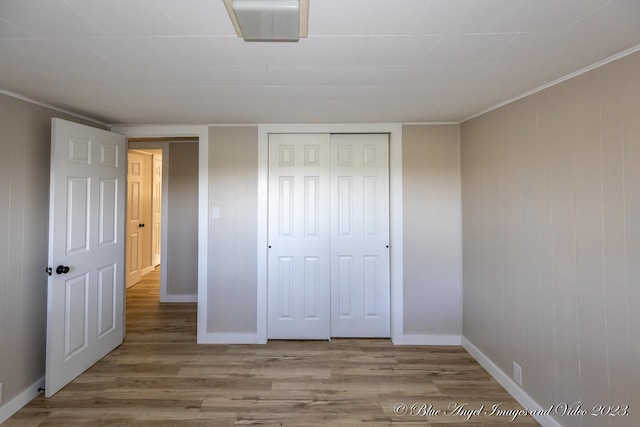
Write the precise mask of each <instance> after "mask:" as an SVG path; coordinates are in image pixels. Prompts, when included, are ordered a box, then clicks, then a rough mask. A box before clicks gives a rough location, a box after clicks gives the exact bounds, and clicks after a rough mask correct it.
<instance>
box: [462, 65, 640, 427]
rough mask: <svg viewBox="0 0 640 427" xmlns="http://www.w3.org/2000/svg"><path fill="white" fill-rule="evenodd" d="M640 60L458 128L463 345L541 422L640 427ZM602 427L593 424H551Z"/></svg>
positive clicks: (604, 70)
mask: <svg viewBox="0 0 640 427" xmlns="http://www.w3.org/2000/svg"><path fill="white" fill-rule="evenodd" d="M639 164H640V54H638V53H636V54H634V55H631V56H628V57H626V58H623V59H621V60H618V61H615V62H613V63H611V64H608V65H606V66H604V67H601V68H599V69H596V70H593V71H591V72H589V73H587V74H584V75H582V76H579V77H576V78H573V79H571V80H568V81H566V82H564V83H562V84H560V85H557V86H554V87H551V88H549V89H547V90H545V91H542V92H540V93H537V94H534V95H532V96H529V97H526V98H524V99H522V100H520V101H517V102H515V103H513V104H510V105H507V106H505V107H503V108H501V109H499V110H496V111H493V112H491V113H488V114H485V115H483V116H480V117H478V118H475V119H473V120H470V121H468V122H465V123H464V124H463V125H462V183H463V190H462V194H463V197H462V200H463V204H462V212H463V236H464V243H463V247H464V328H463V331H464V336H465V338H466V339H468V340H469V341H470V342H471V343H472V344H473V345H474V346H476V347H477V348H478V349H479V350H480V351H482V352H483V353H484V354H485V355H486V356H487V357H489V358H490V359H491V361H492V362H493V363H495V364H496V365H497V366H498V367H499V368H500V369H501V370H502V371H504V372H505V373H506V374H507V375H509V376H511V373H512V362H513V361H515V362H517V363H518V364H520V365H521V366H522V368H523V381H524V391H525V392H526V393H527V394H528V395H529V396H531V397H532V398H533V399H535V400H536V401H537V402H538V403H539V404H540V405H541V406H542V407H543V408H548V407H549V406H550V405H554V404H557V403H560V402H568V403H573V402H576V401H582V402H583V407H585V408H587V409H589V408H591V407H592V406H593V405H596V404H605V405H607V404H614V405H616V404H619V405H630V408H631V409H630V413H631V415H630V416H628V417H625V418H623V419H621V418H618V419H613V418H611V425H620V426H622V425H625V426H631V425H640V411H639V410H638V408H640V400H639V399H640V340H639V339H638V334H637V331H636V328H638V326H640V311H639V310H637V308H636V306H637V305H638V304H640V165H639ZM557 419H558V420H559V422H560V423H561V424H562V425H566V426H577V425H583V426H602V425H608V424H607V423H608V421H609V420H603V419H602V418H598V417H591V416H587V417H584V418H583V419H582V424H580V422H581V420H580V417H575V416H574V417H557Z"/></svg>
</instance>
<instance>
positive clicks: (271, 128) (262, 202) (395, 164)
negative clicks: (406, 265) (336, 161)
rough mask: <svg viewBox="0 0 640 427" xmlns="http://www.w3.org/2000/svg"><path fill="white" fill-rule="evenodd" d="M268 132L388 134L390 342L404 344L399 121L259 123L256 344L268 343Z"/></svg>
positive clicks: (400, 132) (400, 134)
mask: <svg viewBox="0 0 640 427" xmlns="http://www.w3.org/2000/svg"><path fill="white" fill-rule="evenodd" d="M270 133H329V134H331V133H387V134H389V241H390V246H391V248H390V249H391V253H390V257H389V268H390V286H391V307H390V310H391V341H392V342H393V343H394V344H396V345H399V344H403V334H404V333H403V329H404V327H403V292H404V287H403V265H402V262H403V238H402V235H403V231H402V230H403V228H402V215H403V209H402V124H400V123H337V124H260V125H258V230H257V231H258V247H257V251H258V257H257V261H258V277H257V282H258V290H257V292H258V294H257V301H258V304H257V305H258V306H257V322H258V325H257V331H256V332H257V333H256V338H257V340H256V341H257V342H258V343H263V344H264V343H266V342H267V316H268V313H267V277H268V276H267V265H268V258H267V256H268V255H267V246H268V215H267V210H268V206H269V200H268V188H269V134H270Z"/></svg>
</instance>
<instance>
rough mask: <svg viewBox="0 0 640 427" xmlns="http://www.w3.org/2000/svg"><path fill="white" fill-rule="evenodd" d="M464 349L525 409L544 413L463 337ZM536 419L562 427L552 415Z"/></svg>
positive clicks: (542, 423)
mask: <svg viewBox="0 0 640 427" xmlns="http://www.w3.org/2000/svg"><path fill="white" fill-rule="evenodd" d="M462 347H463V348H464V349H465V350H467V352H469V354H470V355H471V356H472V357H473V358H474V359H476V361H477V362H478V363H479V364H480V365H481V366H482V367H483V368H484V369H486V370H487V372H489V374H490V375H491V376H492V377H493V378H494V379H495V380H496V381H497V382H498V383H499V384H500V385H501V386H502V387H504V388H505V390H507V392H508V393H509V394H510V395H511V396H513V398H514V399H516V400H517V401H518V403H519V404H520V405H521V406H522V407H523V408H525V409H527V410H529V411H535V412H537V413H542V412H543V411H544V410H545V409H548V408H543V407H542V406H540V405H539V404H538V402H536V401H535V400H533V398H532V397H531V396H529V395H528V394H527V393H526V392H525V391H524V390H523V389H522V388H520V386H519V385H518V384H516V383H515V381H513V380H512V379H511V377H510V376H509V375H507V374H506V373H505V372H504V371H502V369H500V368H499V367H498V365H496V364H495V363H493V362H492V361H491V359H489V358H488V357H487V356H486V355H485V354H484V353H483V352H481V351H480V350H479V349H478V348H477V347H476V346H475V345H473V344H472V343H471V341H469V340H468V339H467V338H465V337H462ZM533 418H535V419H536V421H538V422H539V423H540V424H541V425H542V426H543V427H562V425H561V424H560V423H558V421H556V419H555V418H553V417H552V416H551V415H544V414H543V415H534V416H533Z"/></svg>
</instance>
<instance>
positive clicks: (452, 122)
mask: <svg viewBox="0 0 640 427" xmlns="http://www.w3.org/2000/svg"><path fill="white" fill-rule="evenodd" d="M402 124H403V125H404V126H441V125H457V124H460V122H458V121H456V120H450V121H444V122H402Z"/></svg>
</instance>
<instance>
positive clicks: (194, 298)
mask: <svg viewBox="0 0 640 427" xmlns="http://www.w3.org/2000/svg"><path fill="white" fill-rule="evenodd" d="M160 302H198V295H189V294H186V295H161V296H160Z"/></svg>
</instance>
